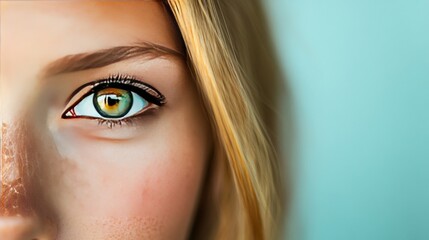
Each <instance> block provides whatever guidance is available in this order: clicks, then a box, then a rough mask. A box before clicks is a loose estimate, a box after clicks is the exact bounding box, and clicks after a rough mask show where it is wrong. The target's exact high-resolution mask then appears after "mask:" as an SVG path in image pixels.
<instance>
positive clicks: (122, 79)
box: [66, 74, 166, 105]
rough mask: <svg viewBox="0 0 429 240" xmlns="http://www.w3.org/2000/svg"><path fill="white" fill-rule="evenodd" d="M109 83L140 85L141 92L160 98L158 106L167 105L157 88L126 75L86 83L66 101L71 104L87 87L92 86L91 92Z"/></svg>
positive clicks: (111, 76)
mask: <svg viewBox="0 0 429 240" xmlns="http://www.w3.org/2000/svg"><path fill="white" fill-rule="evenodd" d="M107 83H111V84H122V85H127V84H130V85H131V84H135V85H132V86H135V87H136V85H140V87H139V88H140V89H141V90H144V91H146V92H147V93H149V94H151V95H152V96H153V97H155V98H158V99H159V100H160V101H159V104H157V105H163V104H165V103H166V100H165V96H164V95H163V94H162V93H161V92H160V91H158V90H157V89H156V88H155V87H153V86H151V85H150V84H148V83H145V82H143V81H141V80H137V78H134V77H131V76H124V75H120V74H116V75H110V76H109V77H107V78H102V79H99V80H95V81H92V82H89V83H86V84H84V85H82V86H80V87H78V88H77V89H76V90H74V91H73V92H72V93H71V94H70V96H69V97H68V98H67V100H66V103H69V102H70V101H71V99H72V98H73V97H74V96H75V95H76V94H78V93H79V92H80V91H82V89H84V88H86V87H89V86H92V87H91V90H94V88H97V87H98V86H100V85H103V84H107ZM89 94H91V91H89V92H88V93H86V94H84V96H83V97H86V96H88V95H89ZM83 97H82V98H83ZM82 98H80V99H82Z"/></svg>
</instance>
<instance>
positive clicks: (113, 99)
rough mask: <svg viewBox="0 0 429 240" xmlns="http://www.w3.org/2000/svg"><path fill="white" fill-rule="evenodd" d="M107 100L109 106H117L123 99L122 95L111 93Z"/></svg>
mask: <svg viewBox="0 0 429 240" xmlns="http://www.w3.org/2000/svg"><path fill="white" fill-rule="evenodd" d="M106 100H107V105H108V106H110V107H111V106H115V105H117V104H118V103H119V101H121V97H118V96H116V95H110V96H107V97H106Z"/></svg>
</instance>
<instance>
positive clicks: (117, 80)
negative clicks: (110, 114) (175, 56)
mask: <svg viewBox="0 0 429 240" xmlns="http://www.w3.org/2000/svg"><path fill="white" fill-rule="evenodd" d="M87 86H91V90H90V91H88V92H87V93H85V94H84V95H83V96H82V97H80V98H79V99H78V100H77V101H75V102H74V103H73V104H72V105H71V106H70V107H68V108H67V109H66V110H65V111H64V113H63V115H62V118H64V119H67V118H79V116H78V117H67V116H66V115H65V114H66V113H67V112H69V111H70V110H72V109H74V108H75V107H76V106H77V105H78V104H79V103H80V102H81V101H82V100H83V99H84V98H86V97H88V96H89V95H91V94H94V93H96V92H97V91H99V90H102V89H105V88H108V87H111V88H118V89H124V90H128V91H132V92H135V93H137V94H138V95H139V96H141V97H142V98H144V99H145V100H146V101H147V102H149V103H151V104H155V105H157V106H159V107H161V106H163V105H164V104H165V103H166V99H165V97H164V95H162V94H161V93H160V92H159V91H158V90H157V89H156V88H154V87H152V86H151V85H149V84H147V83H144V82H142V81H139V80H137V79H136V78H134V77H132V76H129V75H122V74H115V75H110V76H109V77H107V78H104V79H101V80H97V81H93V82H90V83H87V84H85V85H83V86H81V87H79V88H78V89H76V90H75V91H74V92H73V93H72V95H71V97H70V98H72V97H73V96H74V95H76V94H77V93H79V92H80V91H81V90H82V89H83V88H85V87H87ZM157 109H158V108H148V109H146V110H144V111H143V112H141V113H138V114H136V115H133V116H130V117H127V118H122V119H102V118H90V117H88V118H89V119H92V120H97V121H98V125H106V126H107V127H108V128H113V127H116V126H122V125H133V124H134V120H136V119H139V118H140V117H143V116H142V115H145V114H146V113H147V112H152V110H157Z"/></svg>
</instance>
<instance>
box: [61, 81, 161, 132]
mask: <svg viewBox="0 0 429 240" xmlns="http://www.w3.org/2000/svg"><path fill="white" fill-rule="evenodd" d="M165 103H166V99H165V97H164V95H162V94H161V93H160V92H159V91H158V90H157V89H156V88H154V87H153V86H151V85H149V84H147V83H144V82H142V81H140V80H137V79H136V78H134V77H131V76H128V75H119V74H117V75H111V76H109V77H108V78H105V79H101V80H97V81H93V82H90V83H87V84H84V85H82V86H80V87H79V88H78V89H76V90H75V91H74V92H73V93H72V94H71V96H70V97H69V99H68V104H67V107H66V110H65V111H64V112H63V114H62V115H61V118H63V119H72V118H88V119H97V120H99V123H100V124H105V123H107V124H108V125H109V126H110V127H112V126H114V125H122V123H128V122H130V120H131V119H130V118H132V117H138V116H140V115H142V114H143V113H145V112H146V111H147V110H150V109H157V108H159V107H161V106H163V105H164V104H165Z"/></svg>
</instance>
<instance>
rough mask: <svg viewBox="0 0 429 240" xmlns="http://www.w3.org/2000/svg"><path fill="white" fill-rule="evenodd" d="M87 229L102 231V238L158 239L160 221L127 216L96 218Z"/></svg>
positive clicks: (110, 239) (108, 239) (111, 239)
mask: <svg viewBox="0 0 429 240" xmlns="http://www.w3.org/2000/svg"><path fill="white" fill-rule="evenodd" d="M91 225H92V226H90V227H89V229H98V231H103V235H105V236H103V237H104V238H103V239H106V240H113V239H131V240H132V239H159V237H160V234H161V233H162V232H161V226H162V224H161V222H160V221H159V220H157V219H155V218H143V217H127V218H106V219H97V220H95V221H94V223H93V224H91Z"/></svg>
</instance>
